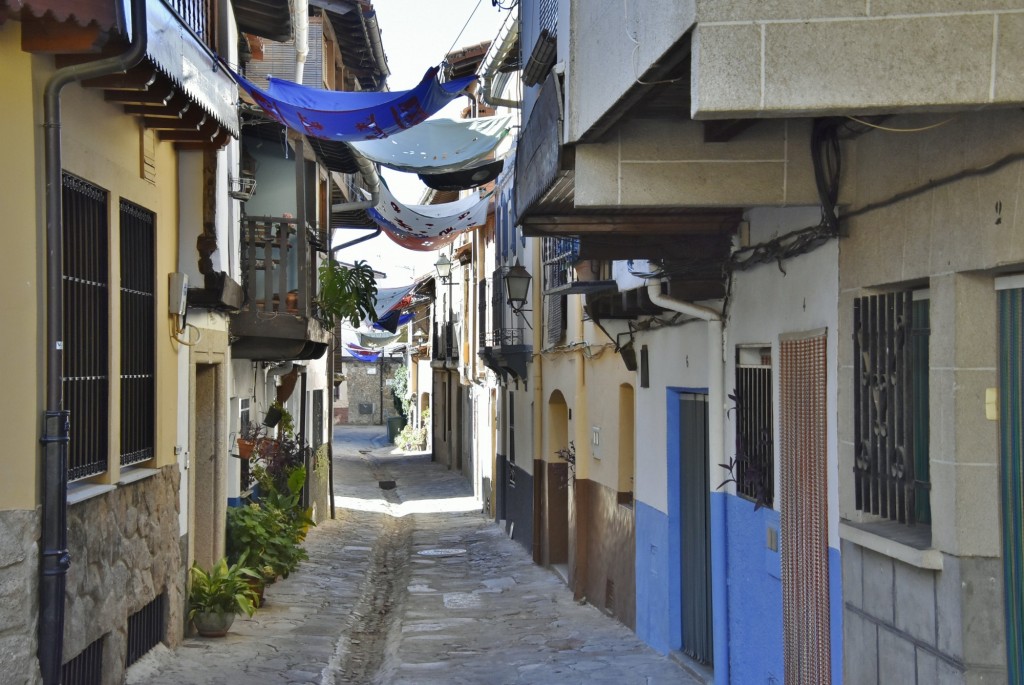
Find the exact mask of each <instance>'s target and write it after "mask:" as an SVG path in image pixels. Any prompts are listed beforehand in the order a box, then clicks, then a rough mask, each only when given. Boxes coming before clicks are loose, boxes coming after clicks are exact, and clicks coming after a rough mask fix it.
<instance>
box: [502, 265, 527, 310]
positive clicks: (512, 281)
mask: <svg viewBox="0 0 1024 685" xmlns="http://www.w3.org/2000/svg"><path fill="white" fill-rule="evenodd" d="M532 280H533V276H531V275H530V272H529V271H527V270H526V267H525V266H523V265H522V264H520V263H519V260H518V259H517V260H516V263H515V266H513V267H512V268H510V269H509V270H508V271H507V272H506V273H505V292H506V293H508V304H509V305H510V306H511V307H512V311H513V312H514V313H516V314H520V315H522V313H523V312H524V311H527V312H528V311H530V310H529V309H523V307H525V306H526V296H527V295H528V294H529V293H530V281H532Z"/></svg>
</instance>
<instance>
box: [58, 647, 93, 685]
mask: <svg viewBox="0 0 1024 685" xmlns="http://www.w3.org/2000/svg"><path fill="white" fill-rule="evenodd" d="M102 680H103V638H100V639H98V640H96V641H95V642H93V643H92V644H90V645H89V646H88V647H86V648H85V649H83V650H82V651H81V652H79V653H78V655H77V656H76V657H75V658H74V659H72V660H71V661H69V662H67V663H66V664H64V665H63V666H61V669H60V682H62V683H63V684H64V685H95V684H96V683H99V682H102Z"/></svg>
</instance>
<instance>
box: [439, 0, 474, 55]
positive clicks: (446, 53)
mask: <svg viewBox="0 0 1024 685" xmlns="http://www.w3.org/2000/svg"><path fill="white" fill-rule="evenodd" d="M482 2H483V0H477V2H476V7H474V8H473V11H472V12H470V13H469V18H468V19H466V23H465V24H463V25H462V30H461V31H459V35H457V36H455V40H453V41H452V44H451V46H450V47H449V48H448V49H447V50H445V51H444V54H443V55H442V56H441V61H442V62H443V61H444V60H445V59H447V57H448V53H450V52H451V51H452V49H454V48H455V44H456V43H458V42H459V38H462V34H463V33H465V32H466V27H467V26H469V22H471V21H473V16H474V15H475V14H476V11H477V10H478V9H480V3H482Z"/></svg>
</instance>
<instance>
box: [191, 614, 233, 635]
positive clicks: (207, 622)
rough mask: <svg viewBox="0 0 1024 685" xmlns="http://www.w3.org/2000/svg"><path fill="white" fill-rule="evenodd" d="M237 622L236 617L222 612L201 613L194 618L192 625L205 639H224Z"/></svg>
mask: <svg viewBox="0 0 1024 685" xmlns="http://www.w3.org/2000/svg"><path fill="white" fill-rule="evenodd" d="M234 622H235V615H234V614H229V613H222V612H202V611H201V612H199V613H197V614H196V615H195V616H193V617H192V624H193V625H195V627H196V631H197V632H198V633H199V634H200V635H202V636H203V637H224V636H225V635H227V633H228V629H229V628H231V624H232V623H234Z"/></svg>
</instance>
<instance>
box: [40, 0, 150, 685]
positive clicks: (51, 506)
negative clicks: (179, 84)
mask: <svg viewBox="0 0 1024 685" xmlns="http://www.w3.org/2000/svg"><path fill="white" fill-rule="evenodd" d="M131 12H132V41H131V43H130V44H129V46H128V49H127V50H126V51H125V52H124V53H122V54H121V55H117V56H114V57H107V58H105V59H101V60H96V61H95V62H88V63H86V64H76V65H74V66H70V67H66V68H64V69H58V70H57V71H56V72H54V73H53V74H52V75H51V76H50V78H49V80H48V81H47V82H46V89H45V91H44V96H43V135H44V140H43V147H44V156H45V164H46V168H45V179H46V188H45V202H46V295H45V297H46V407H45V411H44V412H43V435H42V437H41V438H40V442H42V444H43V448H42V453H43V484H42V485H43V491H42V510H43V517H42V518H43V520H42V535H41V539H40V543H41V545H40V546H41V547H42V551H41V553H40V564H39V645H38V651H37V655H38V657H39V670H40V674H41V675H42V678H43V682H44V683H46V685H56V684H57V683H59V682H60V676H61V666H62V665H63V660H64V590H65V580H66V576H67V570H68V567H69V566H70V565H71V556H70V554H69V553H68V549H67V539H68V530H67V513H68V509H67V506H68V505H67V492H68V471H67V460H68V441H69V439H70V438H69V432H70V428H69V423H70V415H69V412H68V411H66V410H65V409H64V398H63V397H62V386H63V365H64V353H63V348H64V340H63V333H62V329H63V323H64V296H63V283H62V278H61V273H62V271H63V260H64V254H63V247H62V245H61V240H62V233H63V197H62V191H63V183H62V175H61V171H62V169H61V167H62V160H61V140H60V127H61V111H60V95H61V91H62V90H63V89H64V86H66V85H68V84H70V83H75V82H77V81H82V80H84V79H87V78H97V77H99V76H105V75H107V74H115V73H119V72H124V71H127V70H128V69H130V68H132V67H133V66H135V65H136V64H138V63H139V61H141V60H142V58H143V57H144V56H145V54H146V43H147V41H146V39H147V34H146V0H132V3H131Z"/></svg>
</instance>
